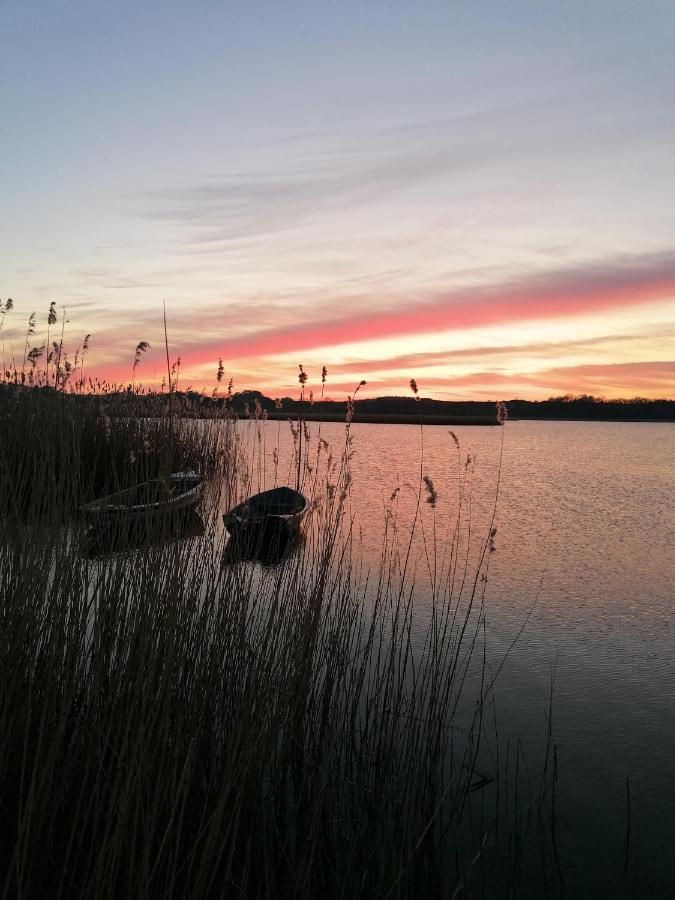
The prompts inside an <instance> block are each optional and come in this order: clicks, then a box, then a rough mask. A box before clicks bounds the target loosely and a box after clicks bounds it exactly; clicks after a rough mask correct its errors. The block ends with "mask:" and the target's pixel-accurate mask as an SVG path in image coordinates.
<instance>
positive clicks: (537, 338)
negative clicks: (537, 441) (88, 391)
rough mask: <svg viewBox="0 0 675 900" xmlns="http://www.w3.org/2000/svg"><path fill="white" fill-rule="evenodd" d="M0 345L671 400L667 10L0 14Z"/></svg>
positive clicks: (156, 375) (301, 5)
mask: <svg viewBox="0 0 675 900" xmlns="http://www.w3.org/2000/svg"><path fill="white" fill-rule="evenodd" d="M0 38H1V41H2V55H1V59H0V70H1V72H0V78H1V81H0V109H1V116H2V123H3V127H2V140H1V141H0V164H1V176H0V177H1V179H2V181H1V194H0V199H1V204H2V217H1V222H0V229H1V233H0V263H1V265H0V273H1V275H2V279H1V283H0V297H2V298H3V299H5V298H6V297H9V296H11V297H13V299H14V303H15V308H14V310H13V311H12V312H11V313H10V314H8V316H7V317H6V321H5V324H4V327H3V331H2V334H1V335H0V343H2V344H3V345H4V349H3V353H4V358H5V364H6V365H8V363H9V361H10V360H11V359H12V355H14V358H15V359H16V357H17V356H18V357H19V359H20V358H21V356H22V354H23V347H24V341H25V328H26V321H27V319H28V316H29V315H30V313H31V312H32V311H33V310H35V311H36V313H37V316H38V330H37V332H36V334H35V336H34V338H33V341H34V342H36V343H42V342H43V341H44V339H45V337H46V317H47V309H48V306H49V302H50V301H51V300H55V301H56V303H57V306H58V308H59V318H60V317H61V314H62V313H61V307H63V306H65V308H66V309H67V318H68V324H67V325H66V331H65V343H66V346H67V348H68V349H69V351H70V353H71V354H74V352H75V350H76V348H77V346H78V344H79V343H81V341H82V338H83V337H84V335H85V334H86V333H91V335H92V338H91V350H90V354H89V358H88V364H87V365H88V369H89V371H90V372H91V373H94V372H95V373H96V374H98V375H100V376H105V377H108V378H111V379H113V380H120V381H128V380H129V379H130V378H131V368H132V363H133V357H134V348H135V346H136V344H137V343H138V342H139V341H140V340H146V341H149V342H150V344H151V350H150V351H149V352H148V353H147V355H146V356H145V357H144V358H143V360H142V362H141V364H140V366H139V369H138V374H137V377H138V378H140V379H141V380H142V381H143V382H144V383H146V384H150V383H152V382H153V381H154V382H155V383H158V382H160V381H161V378H162V374H163V371H164V348H163V331H162V301H163V300H165V301H166V308H167V316H168V325H169V341H170V350H171V355H172V357H174V358H175V357H177V356H178V355H180V357H181V360H182V366H181V385H180V386H182V387H187V386H188V385H192V386H193V387H195V388H197V389H201V388H202V387H204V388H206V389H207V390H208V391H210V390H211V389H212V388H213V386H214V384H215V374H216V368H217V365H218V358H219V357H222V359H223V364H224V367H225V373H226V380H227V379H229V378H230V377H233V379H234V385H235V389H238V390H242V389H245V388H259V389H261V390H264V391H265V392H266V393H268V394H271V395H273V396H276V395H286V394H290V393H295V391H296V388H297V371H298V369H297V367H298V364H299V363H302V364H303V365H304V367H305V369H306V370H307V371H308V373H309V376H310V386H311V384H312V382H314V383H316V382H317V381H319V380H320V370H321V366H322V365H326V366H327V368H328V371H329V376H328V383H327V389H328V395H329V396H333V397H334V398H335V399H341V398H342V397H343V396H344V393H345V392H346V391H348V390H351V389H352V388H353V386H354V384H355V383H356V382H358V381H359V380H360V379H361V378H365V379H367V381H368V385H367V388H366V389H365V391H366V392H367V393H368V394H370V395H371V396H378V395H382V394H402V393H407V385H408V381H409V379H410V378H411V377H413V376H414V377H415V378H416V379H417V382H418V384H419V386H420V391H421V393H422V394H424V395H428V396H433V397H437V398H440V399H462V398H474V399H488V398H489V399H500V398H511V397H528V398H533V399H538V398H545V397H548V396H551V395H559V394H565V393H594V394H601V395H605V396H607V397H617V396H624V397H630V396H634V395H641V396H646V397H664V396H665V397H675V50H674V49H673V48H675V4H674V3H673V2H672V0H648V2H644V3H638V2H635V0H631V2H622V0H606V2H603V0H595V2H589V0H584V2H577V0H564V2H563V0H560V2H558V0H556V2H553V0H550V2H545V0H542V2H533V0H532V2H528V0H519V2H511V0H495V2H488V0H479V2H474V0H466V2H453V0H444V2H436V0H429V2H420V3H410V2H399V0H387V2H383V0H373V2H365V3H364V2H358V3H357V2H341V3H321V2H293V0H283V2H278V0H277V2H258V0H251V2H243V0H231V2H216V0H195V2H191V3H187V2H184V0H183V2H177V0H162V2H158V0H146V2H140V3H139V2H127V0H116V2H114V3H102V2H96V0H41V2H37V0H4V2H2V3H0Z"/></svg>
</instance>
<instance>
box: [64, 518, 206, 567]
mask: <svg viewBox="0 0 675 900" xmlns="http://www.w3.org/2000/svg"><path fill="white" fill-rule="evenodd" d="M151 523H152V524H151V525H150V527H149V525H148V520H145V519H140V518H139V519H135V520H132V521H131V522H130V523H125V524H124V526H122V523H121V522H117V521H114V520H108V521H103V522H97V523H96V524H94V525H92V526H91V527H90V528H89V529H88V530H87V533H86V535H85V537H84V541H83V544H82V553H83V555H84V556H86V557H87V558H88V559H96V558H97V557H101V556H110V555H111V554H113V553H128V552H130V551H132V550H138V549H140V548H141V547H152V546H157V545H159V544H163V543H165V542H167V541H180V540H184V539H185V538H191V537H200V536H201V535H202V534H204V522H203V521H202V520H201V518H200V517H199V515H198V514H197V513H196V512H195V511H194V509H190V508H187V509H184V510H183V512H182V513H181V515H172V516H166V517H165V518H161V519H157V520H155V519H153V520H151Z"/></svg>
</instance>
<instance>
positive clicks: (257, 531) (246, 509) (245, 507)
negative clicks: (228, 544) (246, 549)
mask: <svg viewBox="0 0 675 900" xmlns="http://www.w3.org/2000/svg"><path fill="white" fill-rule="evenodd" d="M307 506H308V504H307V498H306V497H304V496H303V495H302V494H301V493H300V491H294V490H293V489H292V488H289V487H278V488H272V489H271V490H269V491H263V492H262V493H261V494H254V495H253V497H249V499H248V500H245V501H244V502H243V503H240V504H239V505H238V506H235V507H234V508H233V509H231V510H230V511H229V513H225V515H224V516H223V521H224V522H225V526H226V528H227V530H228V531H229V532H230V535H231V536H232V537H233V538H235V539H237V540H241V539H244V540H253V541H258V540H261V539H264V537H265V534H266V533H269V535H270V536H274V535H276V536H278V537H279V536H285V537H286V538H287V539H288V538H291V537H293V536H294V535H295V534H297V533H298V531H299V530H300V526H301V524H302V520H303V518H304V516H305V513H306V512H307Z"/></svg>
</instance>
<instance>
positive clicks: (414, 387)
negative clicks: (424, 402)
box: [410, 378, 419, 400]
mask: <svg viewBox="0 0 675 900" xmlns="http://www.w3.org/2000/svg"><path fill="white" fill-rule="evenodd" d="M410 390H411V391H412V392H413V394H414V395H415V400H419V394H418V392H417V391H418V388H417V382H416V381H415V379H414V378H411V379H410Z"/></svg>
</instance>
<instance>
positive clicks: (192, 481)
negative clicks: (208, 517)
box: [82, 472, 204, 527]
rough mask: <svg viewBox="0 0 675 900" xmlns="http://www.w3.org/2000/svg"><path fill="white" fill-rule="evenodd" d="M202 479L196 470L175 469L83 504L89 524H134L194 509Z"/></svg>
mask: <svg viewBox="0 0 675 900" xmlns="http://www.w3.org/2000/svg"><path fill="white" fill-rule="evenodd" d="M203 490H204V479H203V478H202V476H201V475H197V473H196V472H174V473H173V474H171V475H169V476H168V477H166V478H153V479H152V480H151V481H145V482H143V483H142V484H137V485H135V486H134V487H132V488H127V489H126V490H124V491H118V492H117V493H116V494H109V495H108V496H107V497H101V498H100V499H99V500H92V501H91V503H86V504H85V505H84V506H83V507H82V511H83V513H84V516H85V519H86V521H87V523H88V524H89V525H94V526H102V525H112V524H115V525H120V526H121V525H124V526H125V527H126V525H136V524H138V523H143V522H155V521H156V520H162V519H167V518H169V517H176V516H179V515H182V514H186V513H188V512H189V511H193V510H194V508H195V507H196V505H197V504H198V503H199V500H200V499H201V495H202V491H203Z"/></svg>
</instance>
